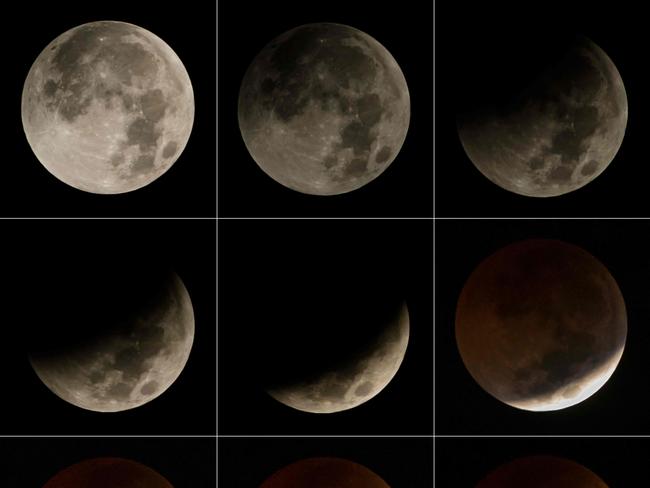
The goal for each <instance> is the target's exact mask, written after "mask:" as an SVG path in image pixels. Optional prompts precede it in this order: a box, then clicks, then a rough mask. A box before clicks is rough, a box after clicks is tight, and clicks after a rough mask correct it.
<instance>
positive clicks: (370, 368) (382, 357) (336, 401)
mask: <svg viewBox="0 0 650 488" xmlns="http://www.w3.org/2000/svg"><path fill="white" fill-rule="evenodd" d="M408 339H409V315H408V309H407V307H406V304H405V303H403V304H402V305H401V306H400V307H399V311H398V313H397V314H396V315H395V317H394V318H393V319H392V320H391V321H390V322H389V323H388V325H387V326H386V327H385V328H384V329H383V331H382V332H381V333H380V334H379V335H378V336H377V337H376V338H375V339H374V340H373V341H372V343H371V344H370V345H369V346H367V347H366V348H365V349H364V350H363V351H358V352H357V354H355V355H354V356H353V357H350V358H348V360H347V361H345V362H343V363H341V364H332V365H325V366H324V368H323V370H322V372H321V373H319V374H316V375H314V376H312V377H309V378H306V379H304V380H302V381H299V382H297V383H292V384H289V385H284V386H281V387H274V388H271V389H269V390H268V392H269V394H270V395H271V396H272V397H273V398H275V399H276V400H278V401H279V402H281V403H283V404H285V405H287V406H289V407H292V408H295V409H297V410H302V411H304V412H312V413H333V412H339V411H341V410H347V409H350V408H353V407H356V406H358V405H361V404H362V403H364V402H367V401H368V400H370V399H371V398H373V397H374V396H376V395H377V394H379V392H381V391H382V390H383V389H384V388H385V387H386V385H388V383H389V382H390V381H391V380H392V379H393V377H394V376H395V374H396V373H397V371H398V369H399V367H400V365H401V363H402V360H403V359H404V355H405V354H406V347H407V345H408ZM297 367H299V365H298V366H297Z"/></svg>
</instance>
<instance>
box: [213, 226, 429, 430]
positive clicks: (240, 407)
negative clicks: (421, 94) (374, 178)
mask: <svg viewBox="0 0 650 488" xmlns="http://www.w3.org/2000/svg"><path fill="white" fill-rule="evenodd" d="M218 231H219V258H218V259H219V318H218V320H219V337H218V344H219V348H218V361H219V411H218V414H219V432H218V433H219V434H222V435H318V434H328V435H338V434H345V435H367V434H374V435H388V434H392V435H430V434H432V431H433V425H432V421H433V416H432V410H433V389H432V384H433V355H432V353H433V329H432V323H433V303H432V297H433V290H432V286H433V276H432V273H433V253H432V246H433V242H432V239H433V226H432V222H431V221H426V220H382V221H379V220H320V221H319V220H221V221H220V222H219V229H218Z"/></svg>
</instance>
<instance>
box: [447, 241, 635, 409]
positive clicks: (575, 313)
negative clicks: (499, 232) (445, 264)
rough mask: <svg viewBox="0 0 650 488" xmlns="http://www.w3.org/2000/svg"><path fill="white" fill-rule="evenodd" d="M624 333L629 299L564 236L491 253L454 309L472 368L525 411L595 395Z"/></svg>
mask: <svg viewBox="0 0 650 488" xmlns="http://www.w3.org/2000/svg"><path fill="white" fill-rule="evenodd" d="M626 335H627V316H626V311H625V302H624V301H623V296H622V294H621V291H620V290H619V288H618V285H617V284H616V281H615V280H614V278H613V277H612V275H611V274H610V273H609V271H608V270H607V268H605V266H603V264H602V263H600V262H599V261H598V260H597V259H596V258H594V257H593V256H592V255H591V254H589V253H587V252H586V251H584V250H583V249H581V248H579V247H577V246H574V245H572V244H567V243H565V242H562V241H557V240H546V239H532V240H526V241H521V242H517V243H514V244H511V245H509V246H506V247H504V248H503V249H500V250H499V251H497V252H496V253H495V254H493V255H492V256H490V257H488V258H487V259H486V260H485V261H483V262H482V263H481V264H480V265H479V266H478V267H477V268H476V269H475V270H474V272H472V274H471V276H470V277H469V278H468V280H467V282H466V283H465V286H464V287H463V290H462V292H461V294H460V297H459V299H458V305H457V309H456V340H457V343H458V349H459V351H460V355H461V357H462V360H463V362H464V363H465V366H466V367H467V369H468V371H469V372H470V374H471V375H472V377H473V378H474V379H475V380H476V381H477V382H478V384H479V385H480V386H481V387H482V388H483V389H484V390H485V391H487V392H488V393H490V394H491V395H492V396H494V397H495V398H497V399H499V400H501V401H502V402H504V403H506V404H508V405H511V406H513V407H516V408H520V409H523V410H533V411H546V410H559V409H562V408H566V407H569V406H572V405H575V404H577V403H579V402H581V401H583V400H585V399H587V398H588V397H590V396H591V395H593V394H594V393H595V392H596V391H598V390H599V389H600V388H601V387H602V386H603V385H604V384H605V382H607V380H608V379H609V378H610V376H611V375H612V374H613V373H614V370H615V369H616V366H617V365H618V362H619V360H620V359H621V356H622V355H623V349H624V346H625V339H626Z"/></svg>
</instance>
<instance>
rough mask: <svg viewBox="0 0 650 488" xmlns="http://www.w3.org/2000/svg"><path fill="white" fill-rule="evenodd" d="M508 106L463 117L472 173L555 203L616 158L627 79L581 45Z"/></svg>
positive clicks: (591, 48)
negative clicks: (550, 198)
mask: <svg viewBox="0 0 650 488" xmlns="http://www.w3.org/2000/svg"><path fill="white" fill-rule="evenodd" d="M563 56H564V57H563V58H562V59H559V60H557V61H558V62H557V64H556V65H554V66H552V67H550V68H548V69H547V71H546V73H545V74H543V75H540V76H539V78H538V79H537V80H535V81H534V82H532V83H531V86H530V87H529V88H528V89H527V91H525V92H524V93H522V94H520V95H519V97H513V98H512V100H511V101H510V103H509V104H502V105H501V106H485V107H477V108H476V110H475V111H471V112H468V113H465V114H462V115H461V116H460V117H459V121H458V122H459V135H460V139H461V141H462V144H463V148H464V149H465V152H466V153H467V155H468V156H469V158H470V160H471V161H472V163H474V166H476V168H477V169H478V170H479V171H480V172H481V173H482V174H483V175H484V176H486V177H487V178H488V179H489V180H490V181H492V182H493V183H496V184H497V185H498V186H500V187H501V188H504V189H506V190H509V191H511V192H514V193H518V194H520V195H526V196H532V197H551V196H556V195H562V194H564V193H568V192H571V191H573V190H576V189H578V188H580V187H582V186H584V185H586V184H587V183H589V182H590V181H592V180H593V179H594V178H596V177H597V176H598V175H600V174H601V173H602V172H603V171H604V170H605V169H606V168H607V166H608V165H609V164H610V163H611V161H612V160H613V159H614V156H616V153H617V152H618V150H619V148H620V146H621V144H622V142H623V136H624V135H625V127H626V125H627V96H626V93H625V87H624V86H623V80H622V79H621V76H620V74H619V72H618V70H617V69H616V66H615V65H614V63H613V62H612V60H611V59H610V58H609V56H607V54H606V53H605V52H604V51H603V50H602V49H601V48H600V47H598V46H597V45H596V44H594V43H593V42H592V41H591V40H589V39H586V38H581V39H579V40H577V41H576V42H575V43H574V44H573V45H570V46H567V48H566V49H565V52H564V53H563Z"/></svg>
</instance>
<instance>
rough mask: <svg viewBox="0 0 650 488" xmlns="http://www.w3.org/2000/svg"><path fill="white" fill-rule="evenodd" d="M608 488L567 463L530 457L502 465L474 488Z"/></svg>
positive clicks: (540, 457) (573, 463) (567, 461)
mask: <svg viewBox="0 0 650 488" xmlns="http://www.w3.org/2000/svg"><path fill="white" fill-rule="evenodd" d="M523 487H525V488H548V487H553V488H608V487H607V485H606V484H605V482H604V481H603V480H601V479H600V478H599V477H598V476H596V475H595V474H594V473H593V472H591V471H590V470H588V469H587V468H585V467H584V466H582V465H581V464H578V463H576V462H574V461H569V460H568V459H563V458H558V457H554V456H530V457H525V458H521V459H516V460H514V461H512V462H510V463H508V464H504V465H503V466H500V467H499V468H497V469H495V470H494V471H492V472H491V473H490V474H488V475H487V476H486V477H485V478H484V479H483V480H481V481H480V482H479V484H478V485H476V488H523Z"/></svg>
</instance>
